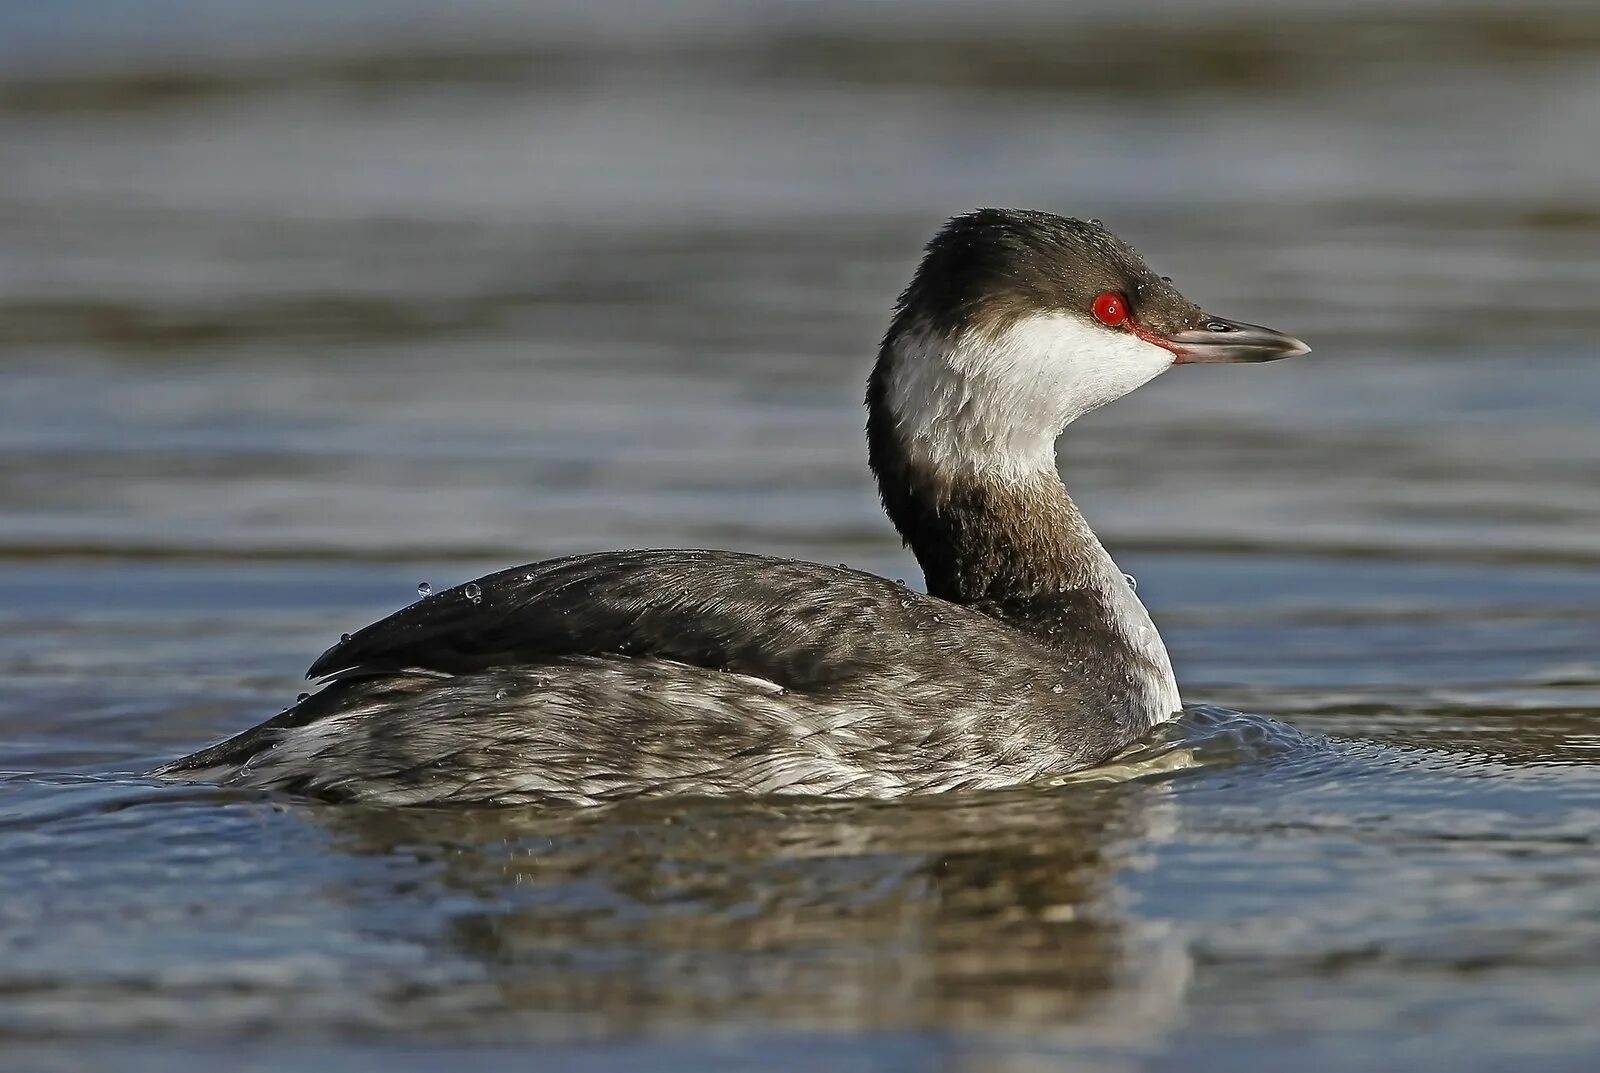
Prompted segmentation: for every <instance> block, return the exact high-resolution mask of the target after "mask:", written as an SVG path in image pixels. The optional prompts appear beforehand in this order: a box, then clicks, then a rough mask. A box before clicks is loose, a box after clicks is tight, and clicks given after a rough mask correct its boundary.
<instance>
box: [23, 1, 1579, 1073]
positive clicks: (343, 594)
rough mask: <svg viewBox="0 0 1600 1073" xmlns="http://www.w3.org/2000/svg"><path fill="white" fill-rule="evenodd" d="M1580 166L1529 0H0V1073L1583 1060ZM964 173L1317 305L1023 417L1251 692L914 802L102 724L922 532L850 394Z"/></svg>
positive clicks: (1201, 678) (1570, 51) (1278, 313)
mask: <svg viewBox="0 0 1600 1073" xmlns="http://www.w3.org/2000/svg"><path fill="white" fill-rule="evenodd" d="M1597 170H1600V8H1597V7H1596V6H1595V5H1594V4H1592V3H1580V2H1577V0H1574V2H1572V3H1570V4H1563V3H1560V2H1555V0H1530V2H1525V3H1518V4H1472V3H1441V2H1422V0H1416V2H1393V0H1390V2H1383V3H1377V2H1363V0H1296V2H1289V0H1276V2H1272V3H1265V2H1260V3H1258V2H1254V0H1200V2H1195V3H1187V4H1183V5H1177V4H1170V3H1157V2H1155V0H1117V2H1111V0H1073V2H1069V3H1062V2H1051V3H1044V2H1036V3H1035V2H1023V0H1001V2H979V0H971V2H961V0H916V2H901V3H893V4H891V3H866V4H861V3H854V4H850V3H842V2H831V0H824V2H816V3H773V2H762V0H686V2H676V3H670V4H658V5H653V6H644V5H639V4H636V3H633V2H624V0H565V2H543V3H536V4H513V3H509V2H502V0H457V2H455V3H452V4H449V5H444V4H436V3H423V2H420V0H384V2H381V3H380V2H376V0H318V2H312V0H277V2H276V3H273V4H246V3H239V2H236V0H213V2H211V3H208V4H203V5H201V4H193V3H185V2H178V0H165V2H163V0H143V2H140V3H134V2H131V0H80V2H77V3H73V4H43V3H36V4H30V3H12V4H6V5H4V6H0V1068H5V1069H7V1070H11V1069H17V1070H22V1069H41V1070H66V1069H108V1068H115V1069H119V1070H144V1069H149V1070H168V1069H173V1068H185V1067H192V1068H202V1067H204V1068H211V1067H214V1066H217V1065H221V1064H224V1063H226V1064H227V1065H228V1067H229V1068H232V1069H235V1070H239V1071H241V1073H242V1071H245V1070H290V1069H294V1070H300V1069H304V1068H307V1067H310V1068H317V1069H329V1070H337V1071H345V1070H350V1071H356V1070H368V1069H373V1070H375V1069H380V1068H381V1069H385V1070H407V1069H435V1068H440V1067H441V1066H444V1065H446V1064H448V1063H460V1062H471V1063H472V1064H474V1065H475V1066H476V1067H478V1068H501V1067H504V1068H519V1069H520V1068H527V1067H528V1066H529V1065H530V1064H536V1065H537V1067H538V1068H547V1069H560V1070H686V1071H687V1070H696V1071H699V1070H710V1069H736V1068H747V1067H753V1066H759V1067H760V1068H763V1069H765V1070H770V1071H778V1070H787V1069H794V1070H804V1069H816V1068H829V1069H839V1070H857V1069H859V1070H874V1071H876V1070H922V1069H951V1070H955V1069H973V1070H1011V1069H1015V1070H1033V1069H1058V1068H1071V1069H1088V1070H1099V1069H1105V1070H1133V1069H1150V1070H1184V1071H1194V1070H1229V1071H1235V1070H1249V1069H1261V1070H1280V1069H1284V1068H1295V1069H1297V1070H1301V1071H1313V1070H1354V1069H1392V1068H1400V1067H1402V1066H1404V1067H1405V1068H1408V1069H1411V1070H1416V1071H1423V1070H1450V1071H1452V1073H1462V1071H1470V1070H1498V1069H1507V1068H1516V1069H1518V1070H1547V1069H1548V1070H1567V1069H1572V1070H1578V1069H1592V1068H1594V1065H1595V1063H1596V1061H1600V1022H1597V1021H1596V1018H1595V1013H1596V1010H1600V856H1597V848H1600V435H1597V423H1596V410H1597V407H1600V361H1597V360H1596V358H1597V344H1596V339H1597V337H1600V303H1597V301H1596V294H1597V291H1600V181H1597V177H1596V176H1597ZM984 204H1005V205H1024V206H1031V207H1038V208H1047V209H1052V210H1056V211H1060V212H1064V213H1068V214H1074V215H1082V216H1095V217H1100V218H1103V219H1104V220H1105V221H1106V223H1107V224H1108V225H1109V226H1110V227H1112V228H1113V229H1115V230H1116V231H1118V232H1119V233H1121V234H1123V235H1124V236H1126V237H1127V238H1129V239H1130V240H1132V241H1133V242H1134V243H1135V244H1136V245H1138V246H1139V248H1140V249H1141V251H1142V252H1143V253H1144V254H1145V255H1146V257H1147V258H1148V259H1149V260H1150V261H1151V262H1152V263H1153V264H1154V266H1155V267H1156V269H1157V270H1158V271H1161V272H1164V273H1168V274H1171V275H1172V276H1173V277H1174V278H1175V279H1176V280H1177V282H1178V284H1179V286H1180V287H1182V288H1183V289H1184V290H1185V291H1186V292H1187V293H1188V294H1189V295H1190V296H1191V297H1193V298H1195V299H1196V300H1198V301H1200V302H1201V303H1203V304H1204V305H1206V306H1207V307H1208V308H1211V309H1214V310H1215V311H1217V312H1219V313H1222V314H1224V315H1229V316H1236V317H1240V318H1243V319H1247V320H1252V321H1257V322H1261V323H1267V324H1272V325H1274V326H1277V327H1282V328H1284V329H1287V330H1289V331H1292V332H1294V333H1295V334H1299V335H1302V336H1304V337H1305V338H1306V339H1307V340H1308V341H1310V342H1311V343H1312V345H1313V346H1314V347H1315V348H1316V350H1315V353H1313V354H1312V355H1310V356H1309V357H1307V358H1303V359H1298V360H1295V361H1291V362H1284V363H1281V364H1278V365H1273V366H1266V367H1261V368H1251V367H1242V368H1222V369H1216V368H1202V369H1185V370H1178V371H1177V372H1175V373H1173V374H1171V375H1169V376H1166V377H1164V378H1162V380H1160V381H1158V382H1157V383H1155V384H1152V385H1150V386H1149V387H1147V388H1146V389H1144V390H1143V391H1141V392H1140V393H1139V394H1138V395H1136V396H1135V397H1133V398H1130V399H1127V400H1124V401H1123V402H1121V403H1119V404H1117V405H1115V406H1113V407H1111V408H1109V409H1107V410H1105V411H1103V412H1101V413H1098V414H1096V415H1093V416H1092V417H1091V418H1088V419H1086V420H1084V421H1083V422H1081V423H1080V424H1079V425H1078V426H1075V427H1074V428H1073V430H1072V431H1071V433H1070V434H1069V435H1068V437H1067V438H1066V440H1065V441H1064V446H1063V452H1062V464H1063V471H1064V472H1065V473H1066V474H1067V476H1068V480H1069V483H1070V484H1071V487H1072V488H1073V490H1074V493H1075V494H1076V496H1077V497H1078V499H1079V501H1080V503H1081V504H1082V505H1083V506H1084V508H1085V510H1086V511H1087V513H1088V514H1089V517H1090V519H1091V521H1093V522H1094V523H1095V524H1096V526H1097V527H1098V528H1099V529H1100V531H1101V532H1102V534H1103V535H1104V537H1105V538H1106V540H1107V542H1108V543H1109V544H1110V545H1111V547H1112V550H1113V552H1114V553H1116V554H1117V555H1118V556H1119V559H1120V560H1121V561H1122V562H1123V564H1124V566H1125V567H1127V568H1128V569H1130V570H1131V571H1132V572H1133V573H1135V574H1137V576H1138V577H1139V579H1140V593H1141V595H1142V596H1143V597H1144V598H1145V601H1146V602H1147V603H1148V604H1149V605H1150V606H1151V608H1152V610H1153V612H1154V613H1155V615H1156V617H1157V619H1158V621H1159V622H1160V623H1161V625H1162V628H1163V633H1164V634H1165V636H1166V638H1167V641H1168V645H1169V647H1170V648H1171V649H1172V651H1173V656H1174V659H1175V662H1176V664H1177V666H1178V671H1179V678H1180V681H1181V682H1182V683H1183V685H1184V688H1185V694H1186V697H1187V698H1188V699H1189V700H1191V701H1193V702H1209V703H1212V704H1217V705H1225V706H1228V707H1230V708H1234V709H1242V710H1247V711H1251V712H1257V713H1262V716H1261V717H1260V718H1250V719H1242V718H1237V717H1231V716H1228V715H1226V714H1225V713H1223V714H1218V713H1217V712H1216V711H1214V710H1212V709H1199V710H1197V711H1196V712H1193V713H1191V714H1190V716H1188V717H1186V718H1185V720H1184V721H1182V722H1181V723H1180V724H1178V725H1177V726H1175V727H1173V728H1170V729H1169V730H1168V731H1167V732H1166V734H1164V735H1163V736H1161V738H1160V739H1159V740H1157V741H1153V742H1152V743H1151V744H1150V745H1149V747H1148V749H1147V753H1148V756H1147V759H1148V760H1150V761H1151V763H1149V764H1148V765H1147V768H1148V769H1147V770H1144V772H1143V774H1142V775H1140V777H1137V778H1132V779H1127V778H1124V779H1120V780H1112V779H1109V778H1108V779H1106V780H1102V781H1101V782H1090V783H1081V782H1080V783H1076V784H1070V785H1065V786H1058V787H1041V788H1034V789H1029V790H1024V791H1017V792H1015V793H1007V794H998V795H993V794H991V795H977V796H963V795H956V796H953V797H950V798H946V799H939V800H930V801H924V802H915V803H909V804H905V803H902V804H894V805H879V804H860V803H858V804H845V803H839V804H810V805H802V804H794V803H783V802H755V803H721V804H706V803H702V802H677V803H656V804H651V805H638V806H626V807H620V808H615V809H609V810H603V811H593V812H580V813H562V814H552V813H542V814H529V813H518V814H508V813H501V814H470V813H468V814H451V813H429V812H413V813H395V812H369V811H364V810H358V809H350V808H328V807H317V806H311V805H305V804H300V803H294V802H287V801H273V800H266V799H263V798H259V797H253V796H240V795H236V794H224V793H220V792H215V791H211V790H207V789H204V788H182V787H161V786H157V785H155V784H152V783H150V782H148V781H146V780H142V779H140V778H138V777H136V775H134V774H132V773H136V772H139V771H142V770H145V769H146V768H148V767H149V766H150V765H152V764H154V763H156V762H158V761H160V760H163V759H168V758H170V757H172V756H174V755H176V754H178V753H180V752H182V751H186V750H188V749H191V748H193V747H195V746H197V745H199V744H202V743H205V742H208V741H210V740H212V739H215V738H217V737H219V736H221V735H224V734H227V733H230V732H232V731H235V730H237V729H240V728H242V727H244V726H246V725H249V724H251V723H253V722H255V721H257V720H258V719H259V718H261V717H263V716H265V715H267V714H270V713H272V712H275V711H277V710H278V709H279V708H281V707H282V706H283V705H284V704H285V703H287V702H288V700H289V699H291V698H292V697H293V695H294V694H295V693H296V692H297V691H298V690H299V689H301V688H304V687H303V685H302V684H301V683H300V681H299V672H300V671H301V669H302V668H303V667H304V666H305V665H306V664H307V663H308V662H309V661H310V659H311V657H312V656H314V655H315V654H316V653H317V652H319V651H320V650H321V649H322V648H323V647H324V646H325V645H326V644H328V643H329V642H331V641H332V640H333V639H334V638H336V637H337V635H338V634H339V632H341V631H342V630H349V629H351V628H353V627H355V626H358V625H361V624H363V623H365V622H366V621H369V620H370V619H371V618H373V617H375V616H377V615H380V614H382V613H385V612H387V611H389V610H391V609H393V608H395V607H397V606H399V605H401V604H403V603H406V602H408V600H409V599H410V598H412V593H413V588H414V586H415V584H416V583H417V581H419V580H421V579H424V578H426V579H428V580H431V581H432V583H433V584H434V586H435V587H439V586H441V585H443V584H447V583H453V582H457V581H461V580H465V579H467V578H468V577H471V576H473V575H475V574H477V573H480V572H483V571H485V570H487V569H490V568H493V567H497V566H502V565H507V564H509V563H514V562H522V561H528V560H532V559H536V558H541V557H544V556H548V555H553V554H558V553H562V552H568V551H575V550H583V549H589V548H599V547H631V546H644V545H666V546H713V547H729V548H740V549H747V550H755V551H765V552H774V553H782V554H792V555H797V556H802V557H806V558H811V559H816V560H820V561H824V562H845V561H848V562H850V563H851V564H852V565H857V566H864V567H867V568H870V569H873V570H877V571H880V572H883V573H885V574H889V575H891V576H904V577H912V578H914V577H915V568H914V564H913V563H911V561H910V560H909V558H908V557H907V556H906V555H905V553H904V552H903V551H902V550H901V549H900V548H899V546H898V543H897V541H896V539H895V538H894V536H893V534H892V533H891V531H890V530H889V528H888V526H887V524H886V522H884V521H883V519H882V518H881V516H880V514H879V511H878V508H877V505H876V502H875V498H874V494H873V491H872V487H871V485H870V483H869V479H868V476H867V473H866V469H865V464H864V449H863V446H862V443H861V435H860V430H861V422H862V413H861V410H860V398H861V393H862V382H863V379H864V376H865V373H866V369H867V366H868V364H869V362H870V359H871V356H872V353H873V350H874V345H875V341H876V338H877V336H878V335H879V333H880V332H881V331H882V328H883V325H884V322H885V318H886V314H887V310H888V307H889V304H890V302H891V300H892V298H893V296H894V295H895V294H896V293H897V291H898V289H899V288H900V286H901V285H902V284H903V283H904V281H905V279H906V278H907V276H908V274H909V271H910V268H911V266H912V265H913V263H914V260H915V256H916V253H917V249H918V247H919V245H920V244H921V242H923V241H924V240H925V239H926V237H927V236H928V235H929V234H930V233H931V231H932V230H933V228H934V227H935V226H937V224H938V223H939V222H940V221H941V220H942V219H943V218H945V217H947V216H949V215H951V214H953V213H955V212H958V211H962V210H965V209H968V208H971V207H974V206H977V205H984ZM1291 728H1293V729H1291ZM1184 767H1187V768H1188V769H1189V770H1187V771H1178V772H1176V773H1173V774H1167V775H1158V774H1156V772H1157V771H1159V770H1161V769H1166V768H1172V769H1179V768H1184Z"/></svg>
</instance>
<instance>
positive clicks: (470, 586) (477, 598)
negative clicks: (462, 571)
mask: <svg viewBox="0 0 1600 1073" xmlns="http://www.w3.org/2000/svg"><path fill="white" fill-rule="evenodd" d="M461 595H463V596H465V597H466V598H467V599H469V600H471V601H472V602H473V603H475V604H481V603H483V590H482V589H481V588H479V587H478V583H477V582H475V581H469V582H467V583H466V584H465V585H463V586H461Z"/></svg>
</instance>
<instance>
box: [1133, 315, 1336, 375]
mask: <svg viewBox="0 0 1600 1073" xmlns="http://www.w3.org/2000/svg"><path fill="white" fill-rule="evenodd" d="M1161 345H1163V346H1165V347H1166V348H1167V349H1168V350H1170V351H1172V352H1173V354H1175V355H1177V359H1178V361H1177V364H1179V365H1188V364H1201V363H1209V362H1224V361H1230V362H1231V361H1277V360H1278V359H1279V358H1292V357H1294V356H1295V355H1297V354H1306V353H1309V352H1310V350H1311V348H1310V347H1308V346H1306V345H1305V344H1304V343H1302V342H1301V341H1300V340H1298V339H1296V338H1295V337H1294V336H1292V335H1285V334H1283V333H1282V332H1279V331H1273V330H1272V329H1271V328H1263V327H1262V326H1261V325H1259V324H1245V323H1243V322H1241V321H1237V320H1225V319H1223V318H1222V317H1207V318H1206V322H1205V323H1204V324H1203V325H1201V326H1200V327H1198V328H1190V329H1188V330H1186V331H1181V332H1174V333H1173V334H1172V335H1167V336H1163V337H1162V338H1161Z"/></svg>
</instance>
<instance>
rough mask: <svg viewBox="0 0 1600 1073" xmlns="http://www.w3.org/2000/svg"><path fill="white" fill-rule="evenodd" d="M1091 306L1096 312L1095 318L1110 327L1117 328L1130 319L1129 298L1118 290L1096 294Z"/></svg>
mask: <svg viewBox="0 0 1600 1073" xmlns="http://www.w3.org/2000/svg"><path fill="white" fill-rule="evenodd" d="M1089 308H1090V309H1091V310H1092V311H1093V312H1094V319H1095V320H1097V321H1099V322H1100V323H1101V324H1104V325H1105V326H1106V327H1108V328H1115V327H1117V326H1118V325H1119V324H1121V323H1122V322H1123V321H1125V320H1127V319H1128V300H1127V299H1126V298H1124V297H1122V295H1120V294H1118V293H1117V292H1116V291H1104V292H1102V293H1100V294H1098V295H1096V296H1095V300H1094V305H1092V306H1090V307H1089Z"/></svg>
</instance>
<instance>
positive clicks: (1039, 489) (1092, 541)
mask: <svg viewBox="0 0 1600 1073" xmlns="http://www.w3.org/2000/svg"><path fill="white" fill-rule="evenodd" d="M883 368H884V367H883V363H881V362H880V364H879V367H878V369H877V370H875V371H874V373H873V377H872V381H871V383H870V385H869V387H868V394H867V407H868V418H867V442H868V453H869V458H870V462H871V465H872V470H873V473H874V474H875V475H876V476H877V479H878V490H879V494H880V495H881V496H882V498H883V505H884V509H885V511H886V512H887V513H888V515H889V518H890V520H891V521H893V522H894V525H895V528H897V529H898V530H899V531H900V535H901V537H902V538H903V539H904V540H905V542H906V545H907V546H908V547H910V549H911V551H912V553H913V554H914V555H915V556H916V557H917V561H918V563H920V564H921V566H922V570H923V574H924V576H925V578H926V581H927V588H928V592H929V594H930V595H933V596H937V597H940V598H942V599H946V600H950V601H952V602H954V603H959V604H965V605H968V606H971V607H974V608H976V609H977V610H980V611H983V612H985V613H987V614H990V615H993V616H994V617H995V618H997V619H1000V620H1001V621H1003V622H1006V623H1007V624H1009V625H1011V626H1014V627H1016V628H1018V629H1020V630H1023V631H1024V632H1027V633H1029V634H1032V635H1033V636H1034V637H1035V638H1036V639H1038V640H1040V641H1042V642H1044V643H1045V644H1047V645H1049V646H1051V647H1052V648H1055V649H1056V650H1058V651H1059V652H1060V653H1061V655H1062V657H1063V664H1064V665H1069V664H1073V663H1076V664H1079V666H1077V667H1074V670H1075V672H1076V674H1077V676H1078V677H1080V678H1083V679H1086V680H1087V682H1088V684H1089V685H1090V686H1091V687H1092V688H1094V689H1096V690H1098V691H1101V693H1102V695H1103V696H1105V697H1106V699H1107V700H1108V701H1121V702H1122V703H1121V704H1118V705H1117V706H1118V707H1122V706H1123V705H1126V706H1127V707H1128V708H1131V709H1132V710H1133V711H1134V713H1135V715H1136V718H1140V719H1143V720H1144V721H1145V722H1146V723H1147V724H1148V723H1155V722H1159V721H1161V720H1162V719H1165V718H1166V717H1167V716H1168V715H1170V714H1171V713H1172V712H1173V711H1175V710H1176V709H1177V708H1178V706H1179V699H1178V688H1177V683H1176V681H1175V680H1174V678H1173V674H1172V666H1171V663H1170V662H1169V660H1168V658H1167V652H1166V648H1165V647H1164V646H1163V645H1162V643H1161V638H1160V635H1159V634H1157V632H1156V629H1155V626H1154V624H1153V623H1152V622H1151V620H1150V616H1149V613H1148V612H1146V610H1145V608H1144V605H1143V604H1142V603H1141V602H1140V601H1139V598H1138V596H1137V595H1136V594H1135V593H1134V591H1133V589H1132V587H1131V586H1130V585H1129V584H1128V582H1127V580H1126V579H1125V578H1124V576H1123V574H1122V571H1121V570H1119V569H1118V568H1117V565H1116V563H1115V562H1114V561H1113V560H1112V558H1111V556H1110V555H1109V554H1107V552H1106V550H1105V548H1104V547H1103V546H1102V545H1101V543H1100V541H1099V539H1098V538H1097V537H1096V536H1095V535H1094V531H1093V530H1091V529H1090V528H1089V525H1088V523H1087V522H1086V521H1084V518H1083V515H1082V514H1080V513H1079V511H1078V508H1077V506H1076V505H1075V504H1074V503H1073V502H1072V499H1071V497H1070V496H1068V495H1067V490H1066V487H1065V486H1064V485H1063V484H1062V483H1061V478H1060V477H1059V475H1058V474H1057V473H1056V471H1055V469H1054V467H1053V465H1052V466H1051V467H1050V468H1049V469H1045V470H1040V471H1036V472H1033V473H1031V474H1030V475H1028V476H1026V477H1005V478H1002V477H998V476H995V475H992V474H988V473H986V472H985V471H982V470H967V471H953V470H952V468H946V469H938V468H935V467H933V466H931V465H929V463H928V461H927V460H926V459H923V458H917V457H914V456H913V455H912V454H911V452H910V451H909V450H908V448H907V446H906V442H905V437H904V435H903V433H902V431H901V430H900V429H899V428H897V427H895V420H894V417H893V415H892V414H891V413H890V412H889V410H888V407H887V406H886V405H885V404H884V402H885V400H884V394H885V391H886V384H885V381H886V374H885V373H884V372H883Z"/></svg>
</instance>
